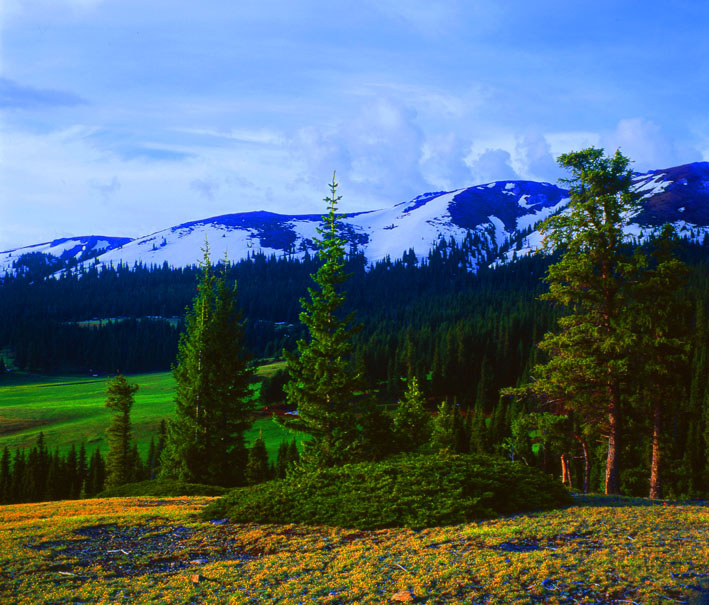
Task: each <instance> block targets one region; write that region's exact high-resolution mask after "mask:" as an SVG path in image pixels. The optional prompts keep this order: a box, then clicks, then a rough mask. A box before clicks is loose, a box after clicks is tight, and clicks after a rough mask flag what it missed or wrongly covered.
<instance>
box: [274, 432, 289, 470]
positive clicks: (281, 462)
mask: <svg viewBox="0 0 709 605" xmlns="http://www.w3.org/2000/svg"><path fill="white" fill-rule="evenodd" d="M274 472H275V476H276V479H284V478H285V476H286V473H287V472H288V442H287V441H281V444H280V445H279V446H278V456H277V457H276V467H275V469H274Z"/></svg>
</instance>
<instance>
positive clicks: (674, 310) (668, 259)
mask: <svg viewBox="0 0 709 605" xmlns="http://www.w3.org/2000/svg"><path fill="white" fill-rule="evenodd" d="M675 239H676V234H675V232H674V229H673V228H672V227H671V226H670V225H665V227H664V228H663V229H662V232H661V233H660V234H659V237H658V238H657V239H656V240H655V241H654V242H652V251H651V255H650V258H649V259H647V258H645V255H644V254H642V253H640V252H639V253H638V255H637V256H638V257H639V260H638V265H640V268H641V269H642V272H643V275H642V276H641V277H640V278H639V279H638V285H637V286H636V297H635V298H636V300H635V304H634V305H633V307H632V309H633V313H632V321H633V322H634V330H635V333H636V334H637V335H638V346H637V350H638V355H637V360H636V362H637V371H636V374H635V376H636V380H637V381H638V382H639V384H640V388H641V395H642V398H643V400H644V401H646V402H647V403H648V404H649V405H647V406H645V410H643V411H644V412H646V413H648V414H649V415H650V417H651V418H652V458H651V463H650V498H662V497H663V489H662V470H663V468H662V467H663V464H662V458H663V456H662V446H661V442H662V440H663V432H664V421H665V416H666V414H667V413H668V412H669V411H671V410H672V407H674V408H677V407H678V406H677V404H676V403H674V402H677V401H679V400H681V399H683V395H684V384H683V376H684V375H685V374H686V373H687V369H688V361H689V325H688V321H687V318H688V316H689V311H690V308H689V304H688V301H686V300H685V298H684V296H683V292H682V289H683V287H684V286H685V284H686V280H687V274H688V269H687V267H686V265H685V264H684V263H683V262H682V261H680V260H679V259H677V258H676V257H675V256H674V254H673V251H672V245H673V242H674V241H675ZM647 263H649V266H646V264H647ZM697 416H698V417H697V418H695V423H694V426H692V427H691V431H693V432H697V431H698V423H699V421H700V417H699V414H697ZM695 441H698V434H697V439H696V440H695ZM687 450H688V451H687V453H689V448H687ZM690 459H691V456H690ZM692 467H693V465H692V464H691V462H690V463H689V464H688V468H690V469H692V470H695V469H693V468H692ZM690 474H691V475H694V474H695V473H694V472H690Z"/></svg>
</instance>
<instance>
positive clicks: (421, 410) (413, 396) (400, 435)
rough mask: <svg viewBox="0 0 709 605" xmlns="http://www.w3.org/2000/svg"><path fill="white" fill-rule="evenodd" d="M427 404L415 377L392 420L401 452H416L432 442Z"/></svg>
mask: <svg viewBox="0 0 709 605" xmlns="http://www.w3.org/2000/svg"><path fill="white" fill-rule="evenodd" d="M425 403H426V400H425V398H424V395H423V393H422V392H421V389H420V388H419V382H418V379H417V378H416V377H415V376H413V377H412V378H411V379H410V380H409V382H408V385H407V387H406V392H405V393H404V397H403V398H402V399H400V400H399V403H398V405H397V406H396V409H395V410H394V416H393V418H392V429H393V431H394V439H395V440H396V443H397V449H398V450H399V451H402V452H414V451H416V450H418V449H419V448H420V447H422V446H423V445H425V444H426V443H428V441H429V440H430V438H431V415H430V414H429V413H428V411H426V408H425V407H424V404H425Z"/></svg>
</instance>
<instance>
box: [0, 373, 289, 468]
mask: <svg viewBox="0 0 709 605" xmlns="http://www.w3.org/2000/svg"><path fill="white" fill-rule="evenodd" d="M283 365H284V362H275V363H270V364H266V365H263V366H260V367H259V368H258V370H257V374H259V375H261V376H268V375H270V374H272V373H273V372H275V371H276V370H277V369H279V368H281V367H283ZM127 378H128V380H129V381H130V382H134V383H136V384H138V385H139V387H140V388H139V390H138V392H137V393H136V394H135V404H134V406H133V409H132V410H131V421H132V423H133V434H134V438H135V439H136V440H137V443H138V449H139V451H140V452H141V454H142V455H143V456H145V455H146V454H147V451H148V446H149V444H150V438H151V437H154V436H157V434H158V429H159V425H160V421H161V420H162V419H163V418H165V419H167V418H169V417H170V416H171V415H172V414H173V413H174V409H175V404H174V400H173V398H174V392H175V381H174V379H173V377H172V374H171V373H170V372H160V373H152V374H138V375H133V376H127ZM107 380H108V379H107V378H106V377H92V376H88V375H87V376H40V375H35V374H25V373H19V372H14V373H12V374H10V375H8V376H7V378H6V379H5V380H4V382H3V383H2V384H1V385H0V448H2V447H4V446H6V445H7V446H9V447H10V448H11V449H13V448H15V447H26V448H29V447H32V446H33V445H34V444H35V443H36V441H37V436H38V434H39V432H40V431H43V432H44V435H45V438H46V440H47V444H48V446H49V447H50V448H55V447H58V448H59V449H60V451H62V452H64V451H66V449H68V448H69V447H71V445H72V443H73V444H75V445H76V446H77V447H78V445H79V444H80V443H81V442H82V441H83V442H85V443H86V445H87V449H88V451H89V452H91V451H93V450H94V449H95V447H97V446H98V447H99V448H100V449H101V451H102V452H104V453H105V452H106V449H107V445H106V439H105V434H106V429H107V428H108V425H109V422H110V419H111V411H110V410H109V409H107V408H106V407H105V402H106V383H107ZM253 386H254V397H256V396H257V395H258V389H259V386H260V385H258V384H255V385H253ZM259 431H262V432H263V437H264V440H265V441H266V448H267V449H268V451H269V454H271V455H272V456H273V455H275V453H276V452H277V450H278V445H279V444H280V442H281V440H282V439H284V438H285V439H292V438H293V435H292V434H290V433H288V432H287V431H284V430H283V429H282V428H281V427H279V426H278V425H277V424H276V423H274V422H273V421H272V420H271V419H270V418H268V417H257V418H256V421H255V422H254V425H253V427H252V429H251V430H250V431H249V433H248V434H247V440H248V441H249V442H251V441H252V440H254V439H256V438H257V437H258V434H259Z"/></svg>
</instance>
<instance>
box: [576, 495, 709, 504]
mask: <svg viewBox="0 0 709 605" xmlns="http://www.w3.org/2000/svg"><path fill="white" fill-rule="evenodd" d="M571 497H572V498H573V499H574V503H573V505H572V506H599V507H600V506H611V507H626V506H709V500H650V498H634V497H631V496H606V495H604V494H579V493H576V494H571Z"/></svg>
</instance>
